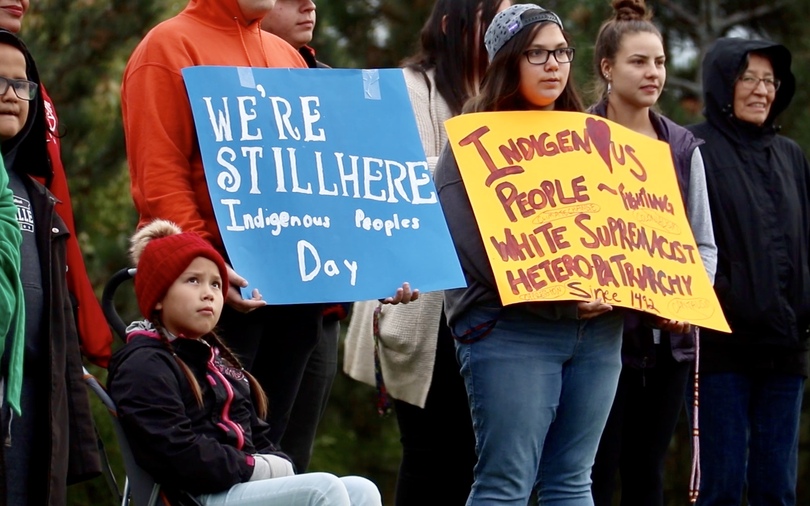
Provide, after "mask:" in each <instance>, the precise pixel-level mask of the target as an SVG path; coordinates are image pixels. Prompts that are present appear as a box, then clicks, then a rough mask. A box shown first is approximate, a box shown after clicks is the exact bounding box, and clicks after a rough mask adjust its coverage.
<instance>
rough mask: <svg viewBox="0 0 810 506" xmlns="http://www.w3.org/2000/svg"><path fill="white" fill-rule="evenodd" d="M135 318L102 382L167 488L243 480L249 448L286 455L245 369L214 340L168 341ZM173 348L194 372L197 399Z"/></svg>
mask: <svg viewBox="0 0 810 506" xmlns="http://www.w3.org/2000/svg"><path fill="white" fill-rule="evenodd" d="M134 326H135V325H133V326H130V329H128V330H130V333H129V334H128V335H127V344H126V345H125V346H123V347H122V348H120V349H119V350H117V351H116V352H115V353H114V354H113V357H112V360H111V361H110V368H109V375H108V377H107V387H108V389H109V392H110V397H112V399H113V401H115V404H116V407H117V412H118V417H119V419H120V421H121V425H122V427H123V428H124V432H125V433H126V435H127V440H128V441H129V444H130V446H131V447H132V452H133V454H134V457H135V461H136V462H137V463H138V465H140V466H141V467H142V468H143V469H144V470H145V471H146V472H148V473H149V474H150V475H152V476H159V477H160V483H161V485H163V486H164V487H167V488H168V490H169V491H170V493H171V491H174V492H175V493H176V492H178V491H184V492H188V493H190V494H192V495H199V494H205V493H216V492H222V491H224V490H227V489H228V488H230V487H232V486H233V485H236V484H238V483H243V482H246V481H248V480H249V479H250V476H251V474H252V473H253V467H254V466H253V458H252V454H254V453H264V454H268V453H269V454H276V455H279V456H281V457H284V458H288V457H286V455H284V454H283V453H280V452H278V451H277V450H276V448H275V447H274V446H273V444H272V443H271V442H270V438H269V433H270V426H269V425H268V424H267V423H265V422H264V421H263V420H261V419H260V418H259V417H258V416H257V415H256V412H255V411H254V409H253V404H252V402H251V395H250V385H249V383H248V381H247V378H246V377H245V375H244V372H243V371H242V370H241V369H235V368H233V367H230V366H229V365H228V364H226V363H225V362H224V361H223V360H222V358H221V357H220V353H219V349H218V348H216V347H211V346H209V345H208V344H207V343H206V342H204V341H201V340H197V339H185V338H177V339H175V340H174V341H172V343H171V344H167V343H165V342H163V341H161V340H160V338H159V337H158V335H157V333H156V332H155V331H154V329H151V328H133V327H134ZM173 353H176V354H177V356H178V357H180V359H182V360H183V362H185V363H186V365H188V367H189V369H191V371H192V373H193V375H194V377H195V378H196V379H197V382H198V383H199V385H200V388H201V390H202V399H203V405H202V406H199V405H198V404H197V400H196V399H195V397H194V393H193V391H192V388H191V385H190V384H189V381H188V379H187V378H186V377H185V375H184V374H183V371H182V369H181V368H180V366H179V364H178V363H177V361H176V360H175V358H174V357H173Z"/></svg>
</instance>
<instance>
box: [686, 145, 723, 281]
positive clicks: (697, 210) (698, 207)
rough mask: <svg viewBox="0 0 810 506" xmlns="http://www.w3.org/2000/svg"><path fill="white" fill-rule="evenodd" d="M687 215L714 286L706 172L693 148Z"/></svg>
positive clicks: (714, 262) (697, 150)
mask: <svg viewBox="0 0 810 506" xmlns="http://www.w3.org/2000/svg"><path fill="white" fill-rule="evenodd" d="M687 213H688V215H689V225H690V226H691V227H692V234H693V235H694V236H695V242H696V243H697V247H698V252H699V253H700V258H701V260H703V267H704V268H705V269H706V274H707V275H708V276H709V280H711V282H712V284H714V275H715V273H716V272H717V244H716V243H715V242H714V229H713V228H712V214H711V209H710V207H709V191H708V190H707V189H706V170H705V167H704V166H703V156H701V154H700V148H695V150H694V151H693V152H692V165H691V169H690V173H689V202H688V204H687Z"/></svg>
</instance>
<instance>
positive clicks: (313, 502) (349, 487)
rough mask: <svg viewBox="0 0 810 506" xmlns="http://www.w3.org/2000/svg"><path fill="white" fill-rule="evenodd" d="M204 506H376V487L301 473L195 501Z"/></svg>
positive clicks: (356, 480) (351, 478)
mask: <svg viewBox="0 0 810 506" xmlns="http://www.w3.org/2000/svg"><path fill="white" fill-rule="evenodd" d="M197 500H199V501H200V502H201V503H202V504H204V505H205V506H267V505H270V504H272V505H273V506H380V505H381V504H382V499H381V498H380V491H379V490H378V489H377V486H376V485H374V483H372V482H371V481H369V480H367V479H365V478H361V477H359V476H346V477H343V478H338V477H337V476H335V475H333V474H329V473H305V474H298V475H295V476H286V477H284V478H271V479H269V480H260V481H250V482H247V483H240V484H238V485H234V486H233V487H231V488H230V489H228V490H227V491H225V492H220V493H218V494H205V495H201V496H199V497H197Z"/></svg>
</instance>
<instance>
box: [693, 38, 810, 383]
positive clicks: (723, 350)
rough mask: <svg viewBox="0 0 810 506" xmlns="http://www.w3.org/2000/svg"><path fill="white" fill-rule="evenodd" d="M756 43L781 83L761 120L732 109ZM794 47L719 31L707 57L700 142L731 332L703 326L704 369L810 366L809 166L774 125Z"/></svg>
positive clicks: (800, 370)
mask: <svg viewBox="0 0 810 506" xmlns="http://www.w3.org/2000/svg"><path fill="white" fill-rule="evenodd" d="M751 52H756V53H758V54H763V55H765V56H767V57H768V58H769V59H770V61H771V63H772V64H773V68H774V74H775V76H776V77H777V78H778V79H780V80H781V82H782V84H781V87H780V88H779V89H778V91H777V92H776V97H775V99H774V101H773V103H772V104H771V110H770V113H769V115H768V118H767V120H766V121H765V123H764V124H763V125H761V126H757V125H754V124H752V123H747V122H743V121H740V120H738V119H737V118H736V117H735V116H734V112H733V102H734V86H735V82H736V80H737V77H738V76H739V75H740V74H741V72H742V71H744V70H745V68H746V66H747V62H748V55H749V53H751ZM790 62H791V56H790V52H789V51H788V50H787V48H785V47H784V46H782V45H779V44H775V43H773V42H768V41H761V40H759V41H755V40H743V39H735V38H723V39H719V40H718V41H717V42H715V44H714V45H713V46H712V47H711V49H710V50H709V52H708V53H707V54H706V57H705V59H704V61H703V89H704V97H705V109H704V115H705V116H706V119H707V121H706V122H704V123H701V124H699V125H696V126H693V127H690V129H691V130H692V132H694V134H695V135H696V136H697V137H700V138H702V139H704V140H705V141H706V144H705V145H704V146H703V147H701V152H702V154H703V159H704V163H705V166H706V178H707V185H708V189H709V202H710V205H711V211H712V222H713V226H714V235H715V240H716V242H717V248H718V264H717V275H716V279H715V291H716V292H717V296H718V298H719V299H720V303H721V305H722V307H723V310H724V312H725V316H726V318H727V319H728V322H729V325H730V326H731V329H732V334H724V333H719V332H712V331H708V330H704V331H702V333H701V336H702V338H703V339H702V341H701V345H702V349H701V352H702V356H701V372H751V371H758V370H771V371H778V372H782V373H788V374H804V375H807V347H808V324H810V257H809V253H810V252H809V251H808V249H809V248H810V215H809V214H808V205H809V204H810V166H808V163H807V159H806V158H805V156H804V153H803V152H802V150H801V148H799V146H798V145H797V144H796V143H795V142H793V141H792V140H790V139H788V138H786V137H783V136H780V135H777V134H776V131H777V128H776V127H775V126H774V120H775V118H776V117H777V116H778V115H779V114H780V113H781V112H783V111H784V110H785V109H786V108H787V107H788V104H789V103H790V101H791V99H792V98H793V94H794V91H795V86H796V84H795V78H794V77H793V74H792V72H791V70H790Z"/></svg>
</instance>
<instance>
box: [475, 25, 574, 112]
mask: <svg viewBox="0 0 810 506" xmlns="http://www.w3.org/2000/svg"><path fill="white" fill-rule="evenodd" d="M548 23H551V21H542V22H539V23H537V24H536V25H535V26H532V27H530V28H529V29H524V30H521V31H520V32H518V33H517V34H516V35H515V36H514V37H512V38H511V39H510V40H509V42H507V43H506V44H504V46H503V47H502V48H501V49H500V50H499V51H498V52H497V53H496V54H495V57H494V58H492V62H491V63H490V64H489V67H488V68H487V72H486V74H485V75H484V81H483V82H482V83H481V92H480V93H479V94H478V96H476V97H474V98H471V99H470V100H469V101H468V102H467V103H466V104H464V112H493V111H521V110H525V109H527V104H526V101H525V99H524V98H523V96H522V95H521V94H520V91H519V90H520V62H521V60H522V59H523V58H525V56H524V55H523V52H524V51H525V50H526V48H527V47H529V45H530V44H531V43H532V41H533V40H534V37H535V35H536V34H537V31H538V30H540V28H541V27H542V26H545V25H547V24H548ZM553 24H555V25H556V23H553ZM562 32H563V37H565V40H566V42H568V43H569V44H570V43H571V38H570V36H569V35H568V33H566V31H565V30H562ZM563 65H570V64H569V63H564V64H563ZM554 110H555V111H574V112H582V111H583V110H585V108H584V107H583V105H582V98H580V95H579V92H578V91H577V87H576V84H575V82H574V76H573V72H569V73H568V82H566V83H565V87H564V88H563V90H562V93H560V96H559V97H557V100H555V101H554Z"/></svg>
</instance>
